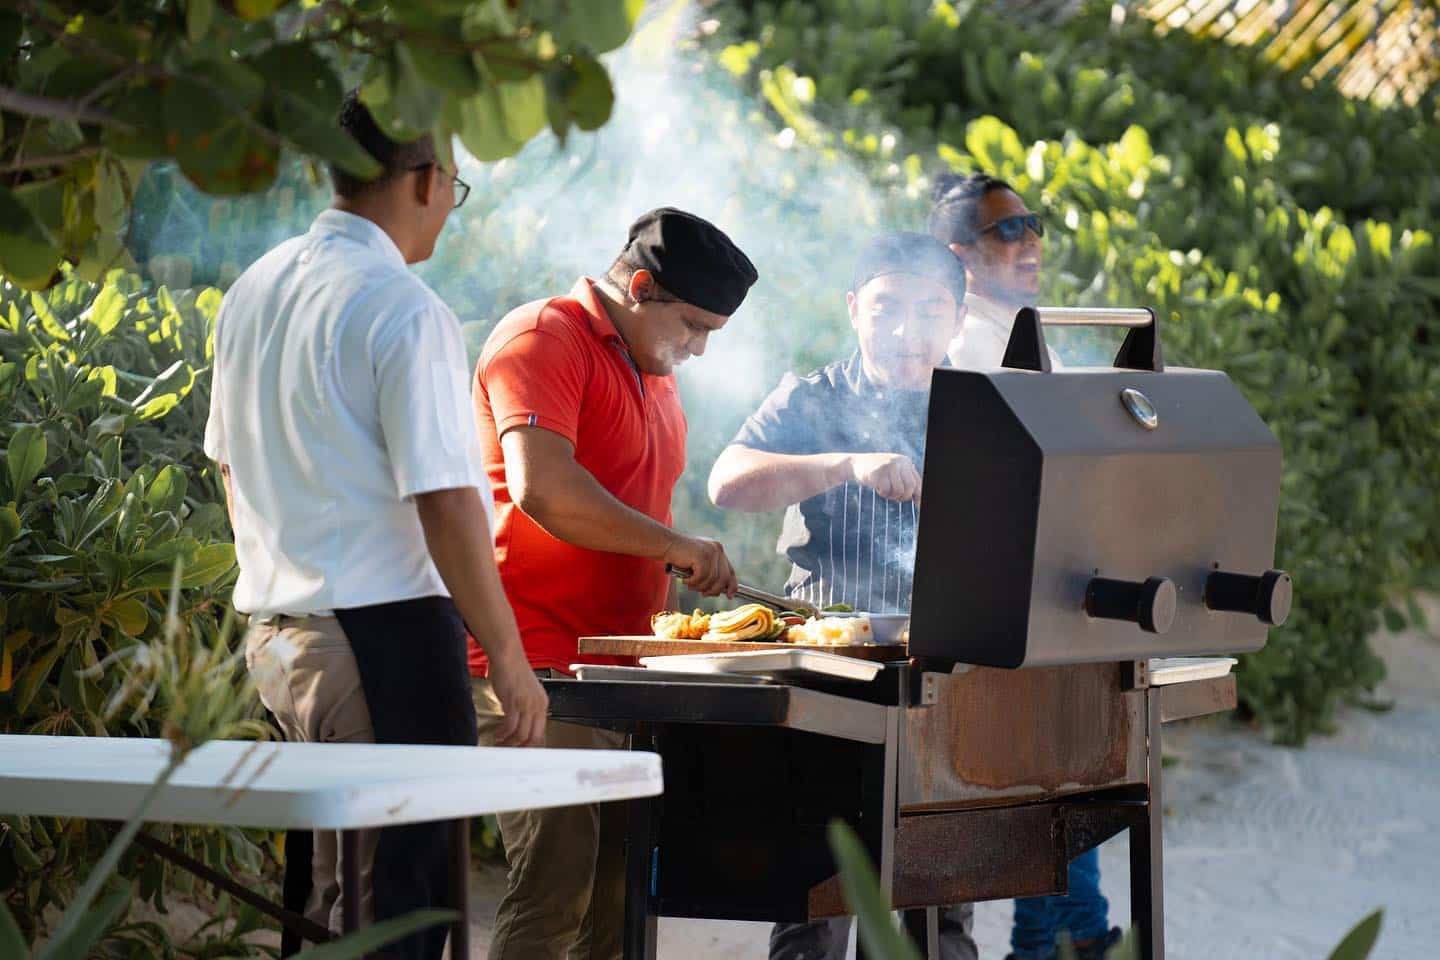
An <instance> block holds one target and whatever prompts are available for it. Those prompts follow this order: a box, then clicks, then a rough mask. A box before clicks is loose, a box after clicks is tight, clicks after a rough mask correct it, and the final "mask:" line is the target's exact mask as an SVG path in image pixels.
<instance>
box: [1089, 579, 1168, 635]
mask: <svg viewBox="0 0 1440 960" xmlns="http://www.w3.org/2000/svg"><path fill="white" fill-rule="evenodd" d="M1177 602H1178V595H1177V594H1176V592H1175V584H1174V583H1172V582H1171V581H1170V580H1169V579H1168V578H1167V577H1151V578H1150V579H1149V580H1146V581H1145V582H1144V583H1136V582H1135V581H1133V580H1107V579H1106V578H1105V577H1095V578H1094V579H1092V580H1091V581H1090V584H1089V586H1087V587H1086V588H1085V612H1086V613H1088V614H1090V616H1092V617H1099V618H1100V619H1102V620H1126V621H1128V622H1130V623H1137V624H1139V625H1140V629H1141V630H1144V631H1145V632H1146V633H1168V632H1169V631H1170V627H1171V626H1173V625H1174V623H1175V607H1176V604H1177Z"/></svg>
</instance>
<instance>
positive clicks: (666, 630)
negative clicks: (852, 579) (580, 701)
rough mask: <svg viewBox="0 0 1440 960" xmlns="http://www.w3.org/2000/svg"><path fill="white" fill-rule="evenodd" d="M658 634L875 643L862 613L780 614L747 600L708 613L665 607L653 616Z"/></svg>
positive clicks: (762, 640) (820, 643) (730, 639)
mask: <svg viewBox="0 0 1440 960" xmlns="http://www.w3.org/2000/svg"><path fill="white" fill-rule="evenodd" d="M650 628H651V630H653V631H654V633H655V636H657V637H661V638H664V639H667V640H712V641H723V642H727V643H766V642H769V643H802V644H813V645H818V646H846V645H850V644H861V643H873V642H874V640H875V635H874V632H873V631H872V630H871V628H870V618H869V617H867V616H865V615H864V614H861V615H859V616H847V617H811V618H809V619H808V620H807V619H806V618H804V617H802V616H799V615H798V614H793V613H780V614H777V613H775V611H773V610H771V609H770V608H769V607H767V606H765V605H764V604H760V603H747V604H745V605H744V606H742V607H736V608H735V609H734V610H726V611H723V612H721V613H711V614H707V613H704V612H703V611H700V610H696V611H695V612H694V613H676V612H673V611H668V610H667V611H665V612H663V613H657V614H655V616H653V617H651V618H650Z"/></svg>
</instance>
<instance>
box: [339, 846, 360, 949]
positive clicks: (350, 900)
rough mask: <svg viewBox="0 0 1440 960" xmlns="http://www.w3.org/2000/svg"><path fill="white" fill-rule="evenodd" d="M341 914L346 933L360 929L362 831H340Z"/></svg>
mask: <svg viewBox="0 0 1440 960" xmlns="http://www.w3.org/2000/svg"><path fill="white" fill-rule="evenodd" d="M340 862H341V864H342V866H341V868H340V907H341V909H340V914H341V923H342V925H343V928H344V931H345V932H346V933H350V932H352V931H354V930H359V929H360V831H358V830H342V831H340Z"/></svg>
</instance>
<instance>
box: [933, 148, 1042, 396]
mask: <svg viewBox="0 0 1440 960" xmlns="http://www.w3.org/2000/svg"><path fill="white" fill-rule="evenodd" d="M930 235H931V236H933V237H934V238H935V239H936V240H939V241H940V242H941V243H943V244H945V245H946V246H948V247H949V248H950V251H951V252H952V253H954V254H955V256H957V257H959V258H960V262H961V263H963V264H965V280H966V284H967V288H966V294H965V308H966V316H965V322H964V324H963V325H962V326H961V328H960V335H959V336H958V337H956V338H955V340H954V342H952V343H951V344H950V351H949V354H948V355H949V358H950V365H951V366H953V367H956V368H958V369H961V370H977V369H985V368H987V367H998V366H1000V362H1001V360H1003V359H1004V357H1005V347H1006V345H1007V344H1009V342H1010V330H1011V328H1012V327H1013V326H1014V325H1015V314H1016V312H1017V311H1019V310H1020V308H1021V307H1024V306H1033V305H1034V304H1035V298H1036V296H1037V295H1038V294H1039V292H1040V266H1041V263H1042V255H1043V253H1044V250H1043V247H1042V245H1041V242H1040V241H1041V238H1042V237H1043V236H1044V235H1045V223H1044V221H1043V220H1041V219H1040V217H1039V215H1038V214H1035V213H1031V212H1030V210H1029V208H1028V207H1026V206H1025V201H1024V200H1023V199H1021V197H1020V195H1019V194H1018V193H1016V192H1015V191H1014V190H1012V189H1010V185H1009V184H1007V183H1006V182H1005V181H1003V180H1000V179H997V178H995V177H991V176H988V175H986V174H983V173H977V174H972V175H971V176H968V177H962V176H958V175H955V174H943V175H941V176H940V177H939V178H937V180H936V184H935V208H934V210H933V211H932V212H931V214H930ZM1050 359H1051V361H1052V362H1054V363H1056V364H1058V362H1059V359H1058V358H1057V357H1056V356H1055V352H1054V351H1053V350H1052V351H1050Z"/></svg>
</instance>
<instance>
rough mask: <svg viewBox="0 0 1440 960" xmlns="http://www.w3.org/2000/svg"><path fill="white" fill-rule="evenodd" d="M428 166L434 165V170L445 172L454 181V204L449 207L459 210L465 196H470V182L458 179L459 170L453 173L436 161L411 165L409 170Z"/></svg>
mask: <svg viewBox="0 0 1440 960" xmlns="http://www.w3.org/2000/svg"><path fill="white" fill-rule="evenodd" d="M430 167H434V168H435V169H436V170H439V171H440V172H441V173H443V174H445V176H447V177H449V178H450V179H451V180H452V181H454V183H455V206H454V207H452V208H451V209H453V210H459V209H460V206H461V204H463V203H464V202H465V200H466V198H467V197H469V196H470V184H468V183H466V182H465V181H464V180H461V179H460V172H459V171H458V170H457V171H455V172H454V173H451V172H450V171H449V170H446V169H445V168H444V167H442V166H440V164H438V163H422V164H419V165H418V166H414V167H411V168H410V170H411V172H414V171H416V170H426V169H428V168H430Z"/></svg>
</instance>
